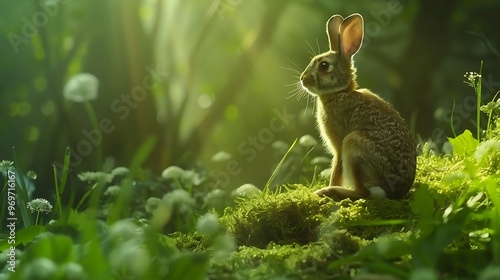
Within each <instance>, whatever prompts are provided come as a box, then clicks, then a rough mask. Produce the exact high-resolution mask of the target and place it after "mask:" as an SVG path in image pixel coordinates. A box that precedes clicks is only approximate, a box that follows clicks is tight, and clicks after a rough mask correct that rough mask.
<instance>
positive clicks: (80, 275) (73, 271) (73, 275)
mask: <svg viewBox="0 0 500 280" xmlns="http://www.w3.org/2000/svg"><path fill="white" fill-rule="evenodd" d="M62 270H63V274H64V279H70V280H84V279H88V277H87V275H86V273H85V270H84V269H83V267H82V266H81V265H80V264H78V263H75V262H69V263H67V264H65V265H64V267H63V269H62Z"/></svg>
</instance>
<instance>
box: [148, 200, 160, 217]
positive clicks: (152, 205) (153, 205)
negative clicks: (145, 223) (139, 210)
mask: <svg viewBox="0 0 500 280" xmlns="http://www.w3.org/2000/svg"><path fill="white" fill-rule="evenodd" d="M160 204H161V199H159V198H157V197H150V198H148V200H146V206H145V207H146V212H147V213H150V214H152V213H154V211H156V209H158V207H159V206H160Z"/></svg>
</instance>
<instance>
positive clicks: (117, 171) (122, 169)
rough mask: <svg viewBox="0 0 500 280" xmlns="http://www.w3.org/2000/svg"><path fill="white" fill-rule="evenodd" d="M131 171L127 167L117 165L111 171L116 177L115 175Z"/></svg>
mask: <svg viewBox="0 0 500 280" xmlns="http://www.w3.org/2000/svg"><path fill="white" fill-rule="evenodd" d="M128 172H129V169H128V168H126V167H121V166H120V167H116V168H115V169H113V171H111V173H110V175H111V176H112V177H113V178H114V177H115V176H120V175H126V174H127V173H128Z"/></svg>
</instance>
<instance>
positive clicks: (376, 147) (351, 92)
mask: <svg viewBox="0 0 500 280" xmlns="http://www.w3.org/2000/svg"><path fill="white" fill-rule="evenodd" d="M362 24H363V20H362V17H361V16H360V15H358V14H354V15H352V16H350V17H348V18H346V19H345V20H344V19H343V18H342V17H340V16H338V15H335V16H333V17H332V18H330V20H329V21H328V23H327V33H328V36H329V39H330V51H328V52H326V53H323V54H320V55H318V56H316V57H314V58H313V59H312V60H311V63H310V64H309V65H308V66H307V68H306V70H305V71H304V72H303V73H302V75H301V82H302V85H303V87H304V88H305V89H306V90H307V91H308V92H309V93H311V94H313V95H314V96H317V97H318V102H317V104H318V105H317V115H316V116H317V121H318V125H319V129H320V132H321V136H322V138H323V141H324V142H325V144H326V145H327V146H328V148H329V150H330V152H331V153H332V154H333V155H334V158H333V162H332V175H331V178H330V186H329V187H326V188H323V189H321V190H319V191H317V192H316V193H317V194H318V195H327V196H330V197H333V198H336V199H344V198H351V199H358V198H368V197H370V195H371V193H370V188H372V187H379V188H381V189H383V190H384V192H385V195H386V197H387V198H392V199H396V198H402V197H404V196H405V195H406V193H407V192H408V190H409V189H410V187H411V185H412V184H413V181H414V179H415V165H416V151H415V150H416V149H415V143H414V142H413V139H412V137H411V134H410V132H409V130H408V127H407V125H406V124H405V122H404V120H403V119H402V118H401V116H400V115H399V113H398V112H397V111H396V110H394V109H393V108H392V107H391V106H390V105H389V104H388V103H387V102H385V101H384V100H382V99H381V98H380V97H378V96H377V95H375V94H374V93H372V92H371V91H369V90H368V89H358V86H357V83H356V81H355V78H356V77H355V71H356V70H355V68H354V66H353V65H352V56H353V55H354V54H355V53H356V52H357V50H358V49H359V47H360V46H361V41H362V34H363V29H362ZM327 66H328V67H327ZM345 186H350V187H352V189H347V188H345Z"/></svg>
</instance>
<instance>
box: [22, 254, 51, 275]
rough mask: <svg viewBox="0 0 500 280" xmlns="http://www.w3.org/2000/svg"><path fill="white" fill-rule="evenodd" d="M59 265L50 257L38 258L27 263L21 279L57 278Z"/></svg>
mask: <svg viewBox="0 0 500 280" xmlns="http://www.w3.org/2000/svg"><path fill="white" fill-rule="evenodd" d="M56 275H57V265H56V264H55V263H54V262H53V261H52V260H50V259H47V258H37V259H34V260H32V261H30V262H29V263H27V264H26V268H25V269H24V271H23V273H22V276H21V279H40V280H41V279H56Z"/></svg>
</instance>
